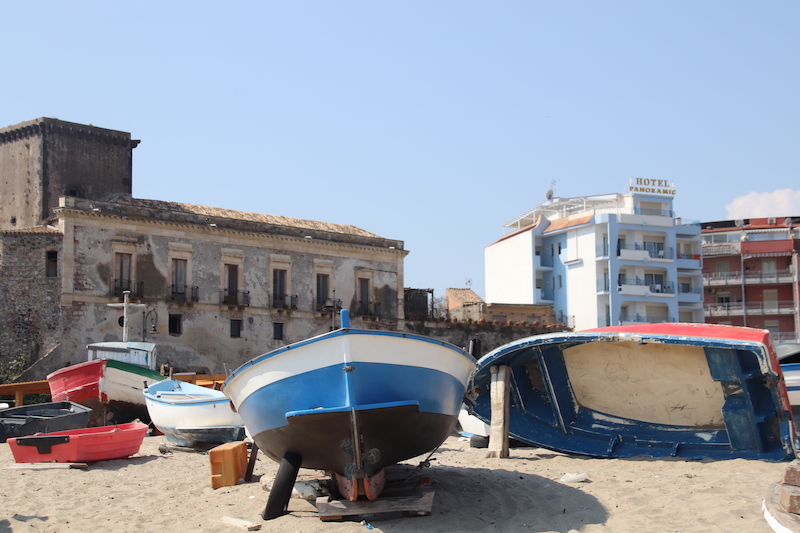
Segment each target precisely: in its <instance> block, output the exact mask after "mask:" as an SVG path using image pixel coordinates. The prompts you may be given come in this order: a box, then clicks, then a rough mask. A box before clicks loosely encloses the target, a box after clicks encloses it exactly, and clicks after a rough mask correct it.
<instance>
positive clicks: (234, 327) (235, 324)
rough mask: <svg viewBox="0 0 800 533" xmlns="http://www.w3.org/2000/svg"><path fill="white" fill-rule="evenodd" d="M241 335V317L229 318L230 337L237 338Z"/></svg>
mask: <svg viewBox="0 0 800 533" xmlns="http://www.w3.org/2000/svg"><path fill="white" fill-rule="evenodd" d="M241 336H242V319H241V318H233V319H231V337H233V338H235V339H238V338H239V337H241Z"/></svg>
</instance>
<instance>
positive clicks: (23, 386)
mask: <svg viewBox="0 0 800 533" xmlns="http://www.w3.org/2000/svg"><path fill="white" fill-rule="evenodd" d="M18 391H19V392H22V393H23V394H50V385H48V384H47V380H41V381H21V382H19V383H4V384H2V385H0V396H10V395H12V394H16V393H17V392H18Z"/></svg>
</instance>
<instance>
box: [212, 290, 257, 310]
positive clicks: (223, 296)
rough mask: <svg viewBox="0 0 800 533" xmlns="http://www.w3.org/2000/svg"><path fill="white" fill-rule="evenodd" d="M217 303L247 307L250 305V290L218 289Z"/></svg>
mask: <svg viewBox="0 0 800 533" xmlns="http://www.w3.org/2000/svg"><path fill="white" fill-rule="evenodd" d="M219 303H220V304H222V305H231V306H233V305H235V306H237V307H247V306H249V305H250V291H229V290H228V289H220V291H219Z"/></svg>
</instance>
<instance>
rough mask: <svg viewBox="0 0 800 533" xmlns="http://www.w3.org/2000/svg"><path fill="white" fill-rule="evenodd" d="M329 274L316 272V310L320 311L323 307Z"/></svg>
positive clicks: (326, 296)
mask: <svg viewBox="0 0 800 533" xmlns="http://www.w3.org/2000/svg"><path fill="white" fill-rule="evenodd" d="M329 282H330V276H329V275H328V274H317V310H318V311H320V310H322V309H323V308H324V307H325V304H326V302H327V300H328V294H329V292H328V284H329Z"/></svg>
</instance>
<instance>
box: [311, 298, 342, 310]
mask: <svg viewBox="0 0 800 533" xmlns="http://www.w3.org/2000/svg"><path fill="white" fill-rule="evenodd" d="M314 308H315V310H316V311H317V312H318V313H335V312H336V311H340V310H341V309H342V301H341V300H340V299H338V298H337V299H335V300H334V299H332V298H317V299H316V301H315V302H314Z"/></svg>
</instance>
